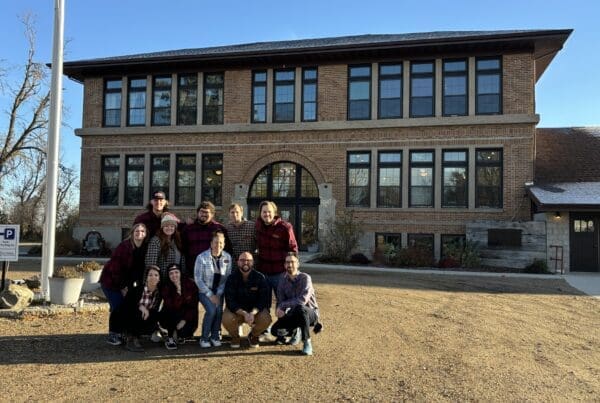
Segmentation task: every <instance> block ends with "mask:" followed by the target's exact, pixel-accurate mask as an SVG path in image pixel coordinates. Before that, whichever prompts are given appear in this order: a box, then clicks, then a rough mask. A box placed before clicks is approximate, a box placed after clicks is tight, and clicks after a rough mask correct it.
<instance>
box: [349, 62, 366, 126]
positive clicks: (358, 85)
mask: <svg viewBox="0 0 600 403" xmlns="http://www.w3.org/2000/svg"><path fill="white" fill-rule="evenodd" d="M348 119H349V120H360V119H371V66H370V65H363V66H349V68H348Z"/></svg>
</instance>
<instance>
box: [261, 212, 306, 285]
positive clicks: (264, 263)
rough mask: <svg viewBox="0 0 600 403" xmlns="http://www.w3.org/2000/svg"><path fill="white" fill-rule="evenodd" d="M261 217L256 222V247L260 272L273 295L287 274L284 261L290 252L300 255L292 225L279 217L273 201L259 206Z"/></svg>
mask: <svg viewBox="0 0 600 403" xmlns="http://www.w3.org/2000/svg"><path fill="white" fill-rule="evenodd" d="M259 211H260V217H259V218H258V220H256V246H257V248H258V262H259V265H258V270H259V271H260V272H261V273H263V274H264V275H265V277H266V278H267V281H268V282H269V285H270V286H271V289H272V290H273V293H276V291H277V285H278V284H279V281H280V279H281V277H282V276H283V274H284V273H285V268H284V264H283V263H284V261H285V257H286V255H287V254H288V252H295V253H298V244H297V242H296V236H295V235H294V228H293V227H292V224H290V223H289V222H287V221H283V220H282V219H281V217H279V216H277V206H276V205H275V203H273V202H272V201H262V202H261V203H260V205H259Z"/></svg>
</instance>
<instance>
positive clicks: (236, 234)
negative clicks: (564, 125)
mask: <svg viewBox="0 0 600 403" xmlns="http://www.w3.org/2000/svg"><path fill="white" fill-rule="evenodd" d="M225 228H226V229H227V235H228V236H229V240H230V241H231V246H232V249H233V253H232V254H231V256H232V257H233V261H234V262H237V260H238V258H239V257H240V255H241V254H242V252H250V253H252V254H253V255H254V250H255V249H256V229H255V228H254V222H252V221H247V220H244V221H242V222H241V223H240V224H239V225H237V226H236V225H234V224H233V223H228V224H225Z"/></svg>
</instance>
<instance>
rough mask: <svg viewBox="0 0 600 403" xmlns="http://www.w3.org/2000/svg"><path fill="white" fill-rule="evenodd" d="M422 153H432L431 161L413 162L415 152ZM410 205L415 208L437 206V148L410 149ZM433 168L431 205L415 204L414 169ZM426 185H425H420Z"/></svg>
mask: <svg viewBox="0 0 600 403" xmlns="http://www.w3.org/2000/svg"><path fill="white" fill-rule="evenodd" d="M421 153H431V162H413V161H412V155H413V154H421ZM408 158H409V160H408V207H415V208H433V207H435V150H434V149H424V150H410V152H409V156H408ZM419 167H423V168H431V186H428V187H430V188H431V204H430V205H414V204H413V203H412V197H411V196H412V188H413V184H412V169H413V168H419ZM419 187H424V186H419Z"/></svg>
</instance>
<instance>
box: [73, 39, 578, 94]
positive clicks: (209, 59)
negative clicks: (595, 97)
mask: <svg viewBox="0 0 600 403" xmlns="http://www.w3.org/2000/svg"><path fill="white" fill-rule="evenodd" d="M571 32H572V30H571V29H558V30H506V31H442V32H425V33H409V34H387V35H355V36H343V37H333V38H318V39H302V40H293V41H276V42H258V43H248V44H241V45H231V46H217V47H209V48H197V49H181V50H171V51H164V52H153V53H140V54H133V55H126V56H116V57H106V58H97V59H88V60H78V61H72V62H65V63H64V66H63V71H64V74H66V75H67V76H68V77H70V78H72V79H74V80H76V81H79V82H82V81H83V79H84V78H85V77H88V76H98V75H106V74H111V73H114V74H123V73H128V72H130V71H132V72H135V71H136V70H137V71H142V70H141V69H145V70H146V71H147V70H148V68H149V67H150V68H152V69H155V70H157V71H158V70H161V69H169V70H171V71H172V70H173V69H185V68H192V67H195V68H198V66H200V68H209V67H214V66H223V67H227V66H250V65H253V66H254V65H260V64H264V65H266V64H285V63H288V64H294V63H307V62H316V61H336V60H337V61H340V60H347V59H355V60H356V59H360V58H364V59H369V58H385V57H398V58H400V57H403V56H415V55H423V56H427V55H431V54H436V53H448V54H451V53H467V52H506V51H514V50H527V51H531V52H533V54H534V58H535V60H536V80H537V79H538V78H539V77H540V76H541V75H542V73H543V72H544V70H545V69H546V67H547V66H548V64H549V63H550V61H551V60H552V59H553V58H554V56H555V55H556V53H557V52H558V51H559V50H560V49H562V46H563V44H564V42H565V41H566V40H567V38H568V37H569V35H570V34H571Z"/></svg>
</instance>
